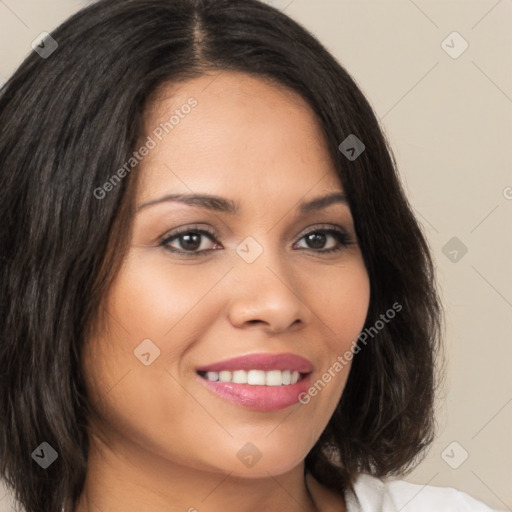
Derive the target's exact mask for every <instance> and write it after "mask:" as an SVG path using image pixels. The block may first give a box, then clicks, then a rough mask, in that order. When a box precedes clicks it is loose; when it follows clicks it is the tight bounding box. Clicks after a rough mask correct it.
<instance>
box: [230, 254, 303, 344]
mask: <svg viewBox="0 0 512 512" xmlns="http://www.w3.org/2000/svg"><path fill="white" fill-rule="evenodd" d="M268 254H269V251H264V252H263V254H261V255H260V256H259V258H258V259H257V260H256V261H254V262H252V263H246V262H245V261H238V262H237V265H236V267H237V268H235V269H234V271H235V272H234V273H235V275H234V276H232V277H233V279H234V280H236V284H233V283H232V284H231V286H230V289H229V292H230V295H231V297H232V299H231V301H230V303H229V313H228V316H229V320H230V321H231V323H232V324H233V326H235V327H238V328H251V326H258V328H263V330H264V331H265V332H267V333H269V334H278V333H281V332H284V331H286V330H288V329H294V330H295V329H297V328H300V327H301V326H302V327H303V326H304V325H305V324H306V323H307V322H308V321H309V320H308V319H309V315H310V310H309V309H308V307H307V306H306V305H305V304H304V303H303V301H302V300H301V297H300V294H301V290H300V283H299V282H298V280H297V279H294V277H293V273H292V272H291V271H290V269H289V268H287V267H286V265H285V264H283V263H282V262H279V261H278V260H277V259H276V258H270V257H269V256H268ZM255 328H256V327H255Z"/></svg>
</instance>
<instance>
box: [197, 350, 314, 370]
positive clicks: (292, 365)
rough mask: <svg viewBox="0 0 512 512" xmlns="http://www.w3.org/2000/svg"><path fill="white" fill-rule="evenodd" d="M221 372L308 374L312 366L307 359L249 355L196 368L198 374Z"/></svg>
mask: <svg viewBox="0 0 512 512" xmlns="http://www.w3.org/2000/svg"><path fill="white" fill-rule="evenodd" d="M222 370H227V371H235V370H246V371H248V370H264V371H270V370H292V371H298V372H299V373H310V372H312V371H313V365H312V363H311V361H309V360H308V359H306V358H304V357H301V356H298V355H295V354H291V353H285V354H268V353H267V354H250V355H247V356H241V357H234V358H232V359H225V360H224V361H218V362H216V363H212V364H209V365H205V366H201V367H199V368H197V371H198V372H220V371H222Z"/></svg>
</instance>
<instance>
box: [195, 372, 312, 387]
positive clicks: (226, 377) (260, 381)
mask: <svg viewBox="0 0 512 512" xmlns="http://www.w3.org/2000/svg"><path fill="white" fill-rule="evenodd" d="M197 373H198V375H199V376H200V377H202V378H203V379H205V380H208V381H210V382H225V383H233V384H247V385H249V386H290V385H293V384H297V382H300V381H301V380H303V379H304V378H305V377H306V376H307V375H309V373H307V372H304V373H303V372H299V371H297V370H269V371H264V370H256V369H254V370H234V371H229V370H220V371H215V372H214V371H208V372H207V371H198V372H197Z"/></svg>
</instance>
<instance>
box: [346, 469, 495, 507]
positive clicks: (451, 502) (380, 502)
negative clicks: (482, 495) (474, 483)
mask: <svg viewBox="0 0 512 512" xmlns="http://www.w3.org/2000/svg"><path fill="white" fill-rule="evenodd" d="M345 499H346V503H347V512H398V511H400V512H432V511H433V510H435V511H436V512H454V511H457V512H459V511H460V512H492V511H493V509H492V508H490V507H489V506H487V505H485V504H484V503H482V502H481V501H478V500H476V499H475V498H473V497H471V496H470V495H469V494H466V493H465V492H462V491H458V490H456V489H453V488H451V487H434V486H431V485H418V484H412V483H409V482H406V481H404V480H380V479H378V478H375V477H373V476H370V475H368V474H365V473H361V474H360V475H358V477H357V479H356V481H355V483H354V492H348V493H347V496H346V498H345Z"/></svg>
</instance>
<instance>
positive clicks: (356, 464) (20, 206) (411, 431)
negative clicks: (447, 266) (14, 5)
mask: <svg viewBox="0 0 512 512" xmlns="http://www.w3.org/2000/svg"><path fill="white" fill-rule="evenodd" d="M45 49H46V50H45ZM0 126H2V127H3V129H2V133H1V137H0V161H1V162H2V168H1V171H0V184H1V186H0V194H1V197H0V199H1V201H0V205H1V206H0V208H1V214H2V215H1V217H2V220H3V222H2V225H1V227H0V241H1V244H2V248H3V249H2V250H3V255H2V257H3V264H2V274H1V290H0V291H1V297H2V302H1V304H2V306H1V318H2V323H1V325H2V336H1V348H0V354H1V356H0V362H1V364H2V368H3V369H4V370H3V373H2V383H1V384H2V385H1V390H0V404H1V408H2V409H1V410H2V415H1V418H2V422H1V432H2V436H1V439H2V441H1V444H0V446H1V449H0V459H1V461H2V466H1V468H2V469H1V474H2V477H3V478H5V479H6V481H7V482H8V484H9V485H10V486H11V487H12V488H13V490H14V491H15V497H16V499H17V500H18V501H19V503H20V504H22V505H23V506H24V508H25V509H26V510H27V512H35V511H45V512H58V511H60V510H65V511H66V512H67V511H75V512H88V511H96V510H100V511H104V512H106V511H109V512H110V511H117V510H123V511H124V512H128V511H132V510H133V511H135V510H136V511H139V510H144V511H145V512H155V511H163V510H166V511H171V510H172V511H174V510H176V511H181V510H188V511H194V510H198V511H211V512H214V511H217V510H224V511H225V510H233V511H234V510H236V511H252V510H262V509H263V510H286V511H289V512H295V511H299V510H301V511H302V510H305V511H322V512H323V511H331V510H332V511H334V510H336V511H343V510H347V511H349V512H356V511H365V512H368V511H372V512H373V511H377V510H379V511H380V510H382V511H386V512H389V511H395V510H396V511H397V510H403V511H404V512H405V511H411V510H427V509H429V510H436V511H437V510H472V511H479V510H482V511H483V510H490V509H489V508H488V507H487V506H486V505H484V504H483V503H480V502H478V501H477V500H475V499H473V498H472V497H470V496H468V495H467V494H465V493H462V492H458V491H455V490H453V489H443V488H435V487H430V486H427V487H421V486H415V485H413V484H408V483H406V482H404V481H401V480H398V481H386V480H385V477H387V476H390V475H396V476H398V475H403V474H405V472H406V471H407V470H408V469H410V468H411V467H413V465H414V464H415V463H417V462H418V461H419V460H420V459H421V456H422V455H423V454H424V452H425V450H426V448H427V447H428V445H429V444H430V443H431V441H432V439H433V435H434V428H433V427H434V417H433V400H434V391H435V387H436V384H437V382H438V378H437V371H436V357H437V354H438V348H439V340H440V331H441V324H442V322H441V316H442V315H441V306H440V304H439V299H438V296H437V293H436V289H435V281H434V272H433V265H432V261H431V257H430V254H429V250H428V245H427V243H426V241H425V238H424V236H423V234H422V232H421V230H420V228H419V226H418V224H417V222H416V220H415V218H414V216H413V214H412V212H411V207H410V206H409V204H408V202H407V199H406V197H405V196H404V193H403V190H402V188H401V185H400V183H399V180H398V176H397V172H396V169H395V164H394V161H393V159H392V154H391V152H390V150H389V149H388V147H387V144H386V141H385V138H384V135H383V134H382V132H381V131H380V129H379V126H378V122H377V120H376V118H375V115H374V114H373V112H372V110H371V108H370V106H369V104H368V102H367V101H366V99H365V98H364V96H363V95H362V93H361V92H360V91H359V89H358V88H357V86H356V85H355V83H354V81H353V80H352V79H351V78H350V76H349V75H348V74H347V72H346V71H345V70H344V69H343V68H342V67H341V66H340V65H339V64H338V63H337V62H336V61H335V60H334V58H333V57H332V56H331V55H330V54H329V53H328V52H327V51H326V50H325V49H324V48H323V47H322V46H321V45H320V43H319V42H318V41H316V40H315V39H314V38H313V37H312V36H311V35H310V34H308V33H307V32H306V31H305V30H304V29H303V28H301V27H300V26H298V25H297V24H296V23H295V22H294V21H292V20H291V19H290V18H288V17H287V16H286V15H284V14H283V13H281V12H279V11H277V10H275V9H273V8H271V7H269V6H267V5H265V4H263V3H260V2H258V1H256V0H240V1H227V0H129V1H126V0H124V1H121V0H101V1H99V2H97V3H95V4H93V5H91V6H90V7H88V8H86V9H84V10H82V11H80V12H79V13H78V14H76V15H75V16H73V17H72V18H70V19H69V20H68V21H67V22H65V23H64V24H63V25H62V26H60V27H59V28H58V29H56V30H55V31H54V32H52V35H51V39H50V38H47V39H46V40H44V41H42V43H41V45H40V49H39V50H36V51H35V52H34V53H33V54H32V55H30V56H29V57H28V58H27V59H26V60H25V61H24V62H23V64H22V65H21V66H20V68H19V69H18V70H17V71H16V73H15V74H14V76H13V77H12V78H11V79H10V80H9V81H8V83H7V84H6V85H5V87H4V88H3V89H2V91H1V95H0ZM429 507H430V508H429Z"/></svg>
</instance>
